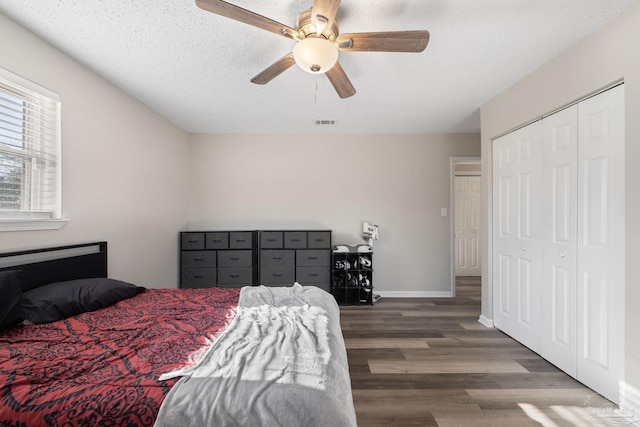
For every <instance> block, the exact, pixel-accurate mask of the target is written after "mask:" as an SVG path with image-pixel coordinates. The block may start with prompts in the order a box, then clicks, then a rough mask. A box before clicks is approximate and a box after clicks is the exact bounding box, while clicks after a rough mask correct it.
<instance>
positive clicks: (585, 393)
mask: <svg viewBox="0 0 640 427" xmlns="http://www.w3.org/2000/svg"><path fill="white" fill-rule="evenodd" d="M456 289H457V292H456V293H457V296H456V298H441V299H436V298H434V299H430V298H418V299H414V298H411V299H401V298H382V299H381V300H380V301H379V302H377V303H376V304H375V305H374V306H363V307H341V310H340V311H341V324H342V332H343V335H344V338H345V343H346V346H347V352H348V356H349V368H350V373H351V384H352V388H353V400H354V405H355V408H356V413H357V417H358V425H359V426H360V427H367V426H426V427H428V426H440V427H453V426H465V427H466V426H471V427H476V426H478V427H480V426H482V427H501V426H505V427H506V426H509V427H511V426H540V425H543V426H557V427H561V426H607V425H630V424H629V423H626V422H625V421H626V420H621V418H620V417H619V416H618V415H617V414H616V413H615V412H614V410H615V409H617V407H615V406H614V405H613V404H611V403H610V402H609V401H608V400H606V399H604V398H603V397H601V396H600V395H598V394H597V393H595V392H594V391H592V390H590V389H589V388H587V387H585V386H584V385H582V384H581V383H579V382H577V381H576V380H574V379H572V378H571V377H569V376H568V375H566V374H564V373H563V372H562V371H560V370H558V369H557V368H555V367H554V366H553V365H551V364H550V363H548V362H546V361H545V360H544V359H542V358H541V357H540V356H538V355H537V354H535V353H533V352H532V351H530V350H529V349H527V348H526V347H524V346H522V345H521V344H519V343H518V342H516V341H515V340H513V339H511V338H509V337H508V336H507V335H505V334H503V333H502V332H500V331H498V330H497V329H492V328H486V327H484V326H483V325H481V324H479V323H478V322H477V319H478V316H479V315H480V279H479V278H467V277H465V278H459V279H458V281H457V285H456Z"/></svg>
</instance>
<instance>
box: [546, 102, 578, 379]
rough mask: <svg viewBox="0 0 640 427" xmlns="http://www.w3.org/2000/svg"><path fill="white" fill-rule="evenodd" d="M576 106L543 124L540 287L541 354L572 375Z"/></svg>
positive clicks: (575, 214) (547, 118)
mask: <svg viewBox="0 0 640 427" xmlns="http://www.w3.org/2000/svg"><path fill="white" fill-rule="evenodd" d="M577 121H578V107H577V106H575V105H574V106H572V107H569V108H567V109H564V110H562V111H559V112H557V113H555V114H553V115H551V116H549V117H545V119H544V120H543V123H542V189H543V195H544V196H543V197H542V199H541V205H542V218H543V220H542V223H543V224H544V225H543V229H542V244H543V247H542V276H541V278H542V281H541V282H540V286H541V288H542V299H543V301H544V303H543V304H541V325H542V333H541V337H540V338H541V342H540V355H541V356H543V357H544V358H545V359H547V360H548V361H550V362H551V363H553V364H554V365H556V366H558V367H559V368H560V369H562V370H564V371H565V372H567V373H568V374H570V375H572V376H574V377H575V376H576V358H577V349H576V339H577V338H576V334H577V329H576V328H577V320H576V319H577V307H576V304H577V300H576V284H577V282H576V280H577V276H576V274H577V273H576V268H577V262H578V261H577V231H578V224H577V221H578V217H577V215H578V211H577V201H578V182H577V180H578V172H577V169H578V166H577V163H578V135H577V132H578V125H577Z"/></svg>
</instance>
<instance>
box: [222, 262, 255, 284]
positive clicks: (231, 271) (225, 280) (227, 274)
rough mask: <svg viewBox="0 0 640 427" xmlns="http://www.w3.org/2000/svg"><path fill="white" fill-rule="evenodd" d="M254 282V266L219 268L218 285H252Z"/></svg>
mask: <svg viewBox="0 0 640 427" xmlns="http://www.w3.org/2000/svg"><path fill="white" fill-rule="evenodd" d="M252 284H253V268H251V267H237V268H219V269H218V286H221V287H222V286H227V287H229V285H235V286H251V285H252Z"/></svg>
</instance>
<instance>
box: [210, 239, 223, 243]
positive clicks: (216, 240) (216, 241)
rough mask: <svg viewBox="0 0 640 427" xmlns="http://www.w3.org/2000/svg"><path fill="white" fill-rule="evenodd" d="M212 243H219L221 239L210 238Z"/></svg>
mask: <svg viewBox="0 0 640 427" xmlns="http://www.w3.org/2000/svg"><path fill="white" fill-rule="evenodd" d="M211 241H212V242H213V243H221V242H222V239H211Z"/></svg>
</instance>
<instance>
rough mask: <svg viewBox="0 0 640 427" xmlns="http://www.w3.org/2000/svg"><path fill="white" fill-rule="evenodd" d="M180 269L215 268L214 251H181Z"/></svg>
mask: <svg viewBox="0 0 640 427" xmlns="http://www.w3.org/2000/svg"><path fill="white" fill-rule="evenodd" d="M181 255H182V268H193V267H208V268H215V267H216V251H182V253H181Z"/></svg>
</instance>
